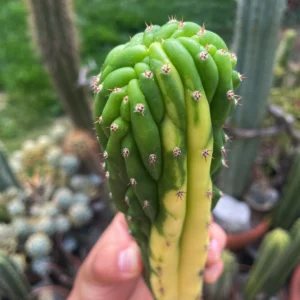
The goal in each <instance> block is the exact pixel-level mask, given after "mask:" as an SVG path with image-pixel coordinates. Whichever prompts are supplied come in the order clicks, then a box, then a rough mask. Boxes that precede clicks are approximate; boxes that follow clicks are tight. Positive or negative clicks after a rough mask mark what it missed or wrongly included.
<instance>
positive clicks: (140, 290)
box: [130, 278, 153, 300]
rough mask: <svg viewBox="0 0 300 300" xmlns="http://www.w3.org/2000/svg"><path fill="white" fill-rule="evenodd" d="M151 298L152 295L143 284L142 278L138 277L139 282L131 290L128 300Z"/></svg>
mask: <svg viewBox="0 0 300 300" xmlns="http://www.w3.org/2000/svg"><path fill="white" fill-rule="evenodd" d="M141 299H143V300H153V296H152V295H151V293H150V291H149V289H148V287H147V286H146V284H145V281H144V280H143V278H140V280H139V282H138V283H137V288H136V289H135V291H134V292H133V294H132V296H131V298H130V300H141Z"/></svg>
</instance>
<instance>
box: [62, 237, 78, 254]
mask: <svg viewBox="0 0 300 300" xmlns="http://www.w3.org/2000/svg"><path fill="white" fill-rule="evenodd" d="M62 247H63V249H64V250H65V251H66V252H72V251H75V250H76V249H77V248H78V241H77V240H76V239H75V238H74V237H72V236H66V237H65V238H64V239H63V240H62Z"/></svg>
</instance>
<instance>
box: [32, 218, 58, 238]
mask: <svg viewBox="0 0 300 300" xmlns="http://www.w3.org/2000/svg"><path fill="white" fill-rule="evenodd" d="M34 230H35V232H42V233H45V234H47V235H48V236H52V235H54V233H55V232H56V226H55V222H54V219H53V218H51V217H49V216H42V217H40V218H39V219H38V220H36V221H35V222H34Z"/></svg>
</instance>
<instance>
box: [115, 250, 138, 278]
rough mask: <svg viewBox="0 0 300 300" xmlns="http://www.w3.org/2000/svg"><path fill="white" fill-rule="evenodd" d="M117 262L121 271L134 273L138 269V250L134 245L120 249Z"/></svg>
mask: <svg viewBox="0 0 300 300" xmlns="http://www.w3.org/2000/svg"><path fill="white" fill-rule="evenodd" d="M118 263H119V270H120V272H121V273H135V272H136V270H137V269H138V251H137V249H136V247H128V248H127V249H125V250H123V251H121V252H120V254H119V261H118Z"/></svg>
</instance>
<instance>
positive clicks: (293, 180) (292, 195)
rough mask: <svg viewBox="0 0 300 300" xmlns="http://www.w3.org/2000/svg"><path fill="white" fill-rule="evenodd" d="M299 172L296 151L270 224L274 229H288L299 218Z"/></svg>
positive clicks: (299, 152) (299, 165) (299, 163)
mask: <svg viewBox="0 0 300 300" xmlns="http://www.w3.org/2000/svg"><path fill="white" fill-rule="evenodd" d="M299 172H300V150H297V153H296V155H295V158H294V159H293V162H292V166H291V169H290V171H289V174H288V177H287V181H286V183H285V185H284V187H283V191H282V197H281V199H280V201H279V203H278V206H277V207H276V208H275V211H274V213H273V217H272V224H273V226H274V227H282V228H284V229H289V228H290V226H291V225H292V224H293V222H294V221H295V220H296V219H297V217H299V216H300V201H299V192H300V186H299V180H298V178H299Z"/></svg>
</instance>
